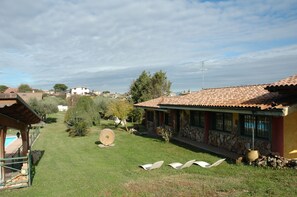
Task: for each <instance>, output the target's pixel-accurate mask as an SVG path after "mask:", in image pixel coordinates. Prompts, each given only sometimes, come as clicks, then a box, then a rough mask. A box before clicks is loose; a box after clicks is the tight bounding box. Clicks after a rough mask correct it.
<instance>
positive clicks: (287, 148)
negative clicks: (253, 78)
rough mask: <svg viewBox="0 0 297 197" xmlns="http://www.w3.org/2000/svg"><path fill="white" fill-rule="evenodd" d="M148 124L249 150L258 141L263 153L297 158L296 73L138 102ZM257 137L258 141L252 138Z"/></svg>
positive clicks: (153, 129)
mask: <svg viewBox="0 0 297 197" xmlns="http://www.w3.org/2000/svg"><path fill="white" fill-rule="evenodd" d="M135 107H139V108H143V109H145V120H146V127H147V129H148V131H149V132H153V133H154V132H156V128H157V127H160V126H161V127H165V128H167V129H169V130H171V131H172V132H173V135H174V137H175V138H177V139H179V138H180V139H188V140H190V141H195V142H196V143H204V144H207V145H211V146H214V147H218V148H222V149H225V150H227V151H230V152H234V153H237V154H245V152H246V150H247V148H249V147H251V146H252V144H254V147H255V149H257V150H259V152H260V153H261V154H263V155H266V154H268V153H271V152H277V153H279V154H280V155H281V156H284V157H286V158H297V75H294V76H291V77H288V78H286V79H283V80H280V81H278V82H275V83H272V84H264V85H263V84H262V85H246V86H235V87H224V88H209V89H203V90H200V91H197V92H192V93H189V94H186V95H181V96H175V97H160V98H157V99H153V100H149V101H146V102H142V103H138V104H135ZM253 135H254V138H253V139H254V140H252V136H253Z"/></svg>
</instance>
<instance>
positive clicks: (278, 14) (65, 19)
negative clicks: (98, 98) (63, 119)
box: [0, 0, 297, 92]
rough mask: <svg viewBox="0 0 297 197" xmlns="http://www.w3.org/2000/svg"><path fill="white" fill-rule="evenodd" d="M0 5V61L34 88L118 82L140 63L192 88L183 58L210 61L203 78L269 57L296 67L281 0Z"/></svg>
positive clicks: (291, 27) (121, 86) (118, 86)
mask: <svg viewBox="0 0 297 197" xmlns="http://www.w3.org/2000/svg"><path fill="white" fill-rule="evenodd" d="M0 7H1V9H0V26H1V29H0V69H1V68H4V67H5V68H6V67H11V68H14V69H15V70H16V71H18V72H21V73H22V72H25V73H26V75H23V76H24V77H28V76H29V77H30V78H31V80H32V86H36V87H38V88H51V87H52V86H53V85H54V84H55V83H65V84H67V85H68V84H69V85H68V86H70V85H73V86H76V85H82V84H83V85H85V86H91V88H92V89H99V90H100V89H101V88H102V86H104V87H106V88H105V89H110V90H114V91H120V92H121V91H127V89H128V88H129V85H130V83H131V81H132V80H131V79H135V78H137V77H138V75H139V73H140V72H141V71H142V70H144V69H146V70H149V71H151V72H154V71H157V70H160V69H163V70H164V71H166V72H167V73H168V77H169V79H170V80H171V81H172V82H173V89H175V90H181V89H188V88H189V87H191V88H194V87H197V88H199V87H201V85H197V84H199V81H200V80H199V79H197V76H196V78H191V77H193V75H194V74H193V73H195V72H196V73H197V71H195V70H194V72H193V69H195V66H194V67H193V66H192V67H191V66H189V62H194V63H195V64H197V63H198V64H199V62H200V61H201V60H213V61H208V63H209V64H210V63H211V65H208V66H212V67H211V68H209V70H208V71H207V73H206V77H207V75H208V78H206V79H209V78H210V77H211V76H219V77H222V79H224V78H226V77H227V76H229V74H230V75H232V76H241V75H242V72H241V71H240V70H249V69H252V68H255V66H254V65H257V67H258V68H259V70H261V69H262V70H263V69H264V68H267V66H266V65H269V64H271V65H275V63H276V62H278V63H279V64H283V65H285V66H284V67H285V68H287V69H291V70H292V72H296V71H294V68H295V67H294V65H295V64H296V58H294V56H296V48H294V47H296V44H297V36H296V33H295V32H296V29H297V11H296V10H297V6H296V4H295V3H294V1H290V0H288V1H282V3H281V4H280V3H279V1H272V0H271V1H221V2H220V1H219V2H205V1H204V2H200V1H186V0H184V1H177V0H175V1H169V0H168V1H167V0H164V1H157V0H154V1H132V0H121V1H95V0H88V1H78V0H77V1H57V2H52V1H49V0H43V1H37V2H36V1H29V0H26V1H22V0H19V1H9V0H4V1H1V2H0ZM290 47H291V48H290ZM263 51H264V52H263ZM271 54H272V55H271ZM267 55H271V56H269V57H267ZM250 63H251V64H250ZM235 65H236V66H235ZM275 68H276V67H275ZM198 72H199V71H198ZM217 72H220V75H218V74H214V73H217ZM226 73H228V75H227V74H226ZM268 73H273V75H275V76H281V77H283V75H284V74H283V75H281V74H280V73H279V72H278V73H277V72H274V71H273V70H268V71H267V72H266V74H268ZM283 73H285V74H287V73H288V71H286V70H284V71H283ZM268 75H270V74H268ZM271 75H272V74H271ZM253 76H255V77H258V78H259V76H258V75H257V73H256V74H255V73H253ZM107 77H108V80H107ZM261 78H262V77H261ZM275 78H277V77H275ZM189 79H192V80H189ZM16 80H17V79H16ZM26 80H27V79H25V78H21V79H19V81H17V82H16V83H18V82H19V83H21V82H22V81H26ZM100 80H103V81H100ZM27 81H28V80H27ZM224 81H228V80H226V79H225V80H224ZM234 81H235V82H236V80H234ZM250 81H251V82H253V81H254V80H250ZM210 82H211V84H212V86H219V85H221V84H225V83H218V81H217V80H211V81H210ZM235 82H234V83H235ZM245 82H246V83H247V82H249V81H248V77H247V80H246V81H245ZM1 83H3V84H5V81H1ZM175 84H176V85H175ZM227 85H228V84H227Z"/></svg>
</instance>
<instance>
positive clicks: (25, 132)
mask: <svg viewBox="0 0 297 197" xmlns="http://www.w3.org/2000/svg"><path fill="white" fill-rule="evenodd" d="M40 120H41V118H40V117H39V116H38V115H37V114H36V113H35V112H34V111H33V110H32V109H31V108H30V106H29V105H28V104H27V103H26V102H25V101H24V100H23V99H22V98H21V97H19V96H18V95H17V94H0V165H1V168H0V184H1V187H2V188H5V185H6V176H5V174H6V172H8V171H9V170H11V166H9V165H8V163H10V162H11V161H12V160H11V159H9V158H7V154H6V149H5V139H6V135H7V130H8V129H9V128H12V129H15V130H17V131H19V132H20V136H21V142H22V143H21V144H22V148H21V153H20V156H21V158H20V159H19V163H20V164H22V165H23V167H24V166H28V163H29V156H28V151H29V150H30V142H29V141H30V140H29V131H30V129H31V125H32V124H36V123H39V122H40ZM21 161H27V164H25V162H24V163H22V162H21ZM27 171H29V169H27Z"/></svg>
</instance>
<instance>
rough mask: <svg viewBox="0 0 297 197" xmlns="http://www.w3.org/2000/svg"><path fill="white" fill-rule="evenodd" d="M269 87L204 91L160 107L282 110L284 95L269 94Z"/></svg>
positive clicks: (163, 103)
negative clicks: (281, 101) (267, 88)
mask: <svg viewBox="0 0 297 197" xmlns="http://www.w3.org/2000/svg"><path fill="white" fill-rule="evenodd" d="M266 86H267V85H249V86H236V87H225V88H211V89H203V90H201V91H198V92H193V93H191V94H188V95H185V96H180V97H179V98H166V99H165V100H164V101H163V102H162V103H160V105H182V106H199V107H231V108H260V109H268V108H271V107H273V108H282V107H283V105H282V103H278V102H279V101H280V100H283V97H284V95H279V94H278V93H275V92H269V91H268V90H265V89H264V88H265V87H266Z"/></svg>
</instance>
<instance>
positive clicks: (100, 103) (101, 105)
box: [94, 96, 112, 117]
mask: <svg viewBox="0 0 297 197" xmlns="http://www.w3.org/2000/svg"><path fill="white" fill-rule="evenodd" d="M111 101H112V99H110V98H107V97H104V96H97V97H95V98H94V103H95V107H96V110H97V111H98V112H99V113H100V115H101V116H102V117H105V115H106V113H107V109H108V105H109V103H110V102H111Z"/></svg>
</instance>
